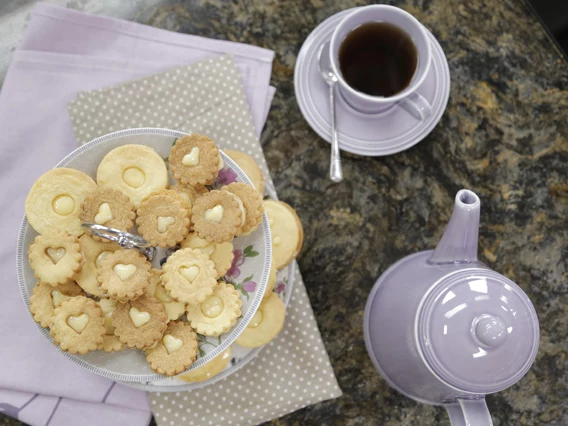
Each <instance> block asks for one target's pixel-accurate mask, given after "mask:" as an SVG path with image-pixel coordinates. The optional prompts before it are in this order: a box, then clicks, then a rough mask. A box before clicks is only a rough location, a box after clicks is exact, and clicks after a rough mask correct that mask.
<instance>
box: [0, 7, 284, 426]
mask: <svg viewBox="0 0 568 426" xmlns="http://www.w3.org/2000/svg"><path fill="white" fill-rule="evenodd" d="M107 33H108V34H107ZM62 34H65V37H62ZM105 37H106V38H105ZM100 38H104V40H105V41H104V43H100V44H97V40H98V39H100ZM68 42H71V43H70V44H71V47H69V46H68V44H69V43H68ZM120 46H121V48H122V50H121V51H120V52H119V53H118V54H117V53H116V52H117V50H115V49H118V47H120ZM150 46H152V49H153V52H154V53H153V54H154V55H158V54H159V52H160V46H162V48H163V52H166V51H167V52H169V53H168V55H171V56H169V61H167V60H166V58H162V57H160V60H159V61H156V60H154V59H155V58H152V57H151V55H150V57H148V56H146V55H147V52H148V49H149V47H150ZM227 51H231V52H232V51H235V52H237V56H236V57H235V58H236V59H235V60H236V62H237V63H238V66H239V70H241V69H244V70H247V71H246V73H245V74H244V75H240V77H241V82H242V83H243V86H244V87H246V88H247V92H246V93H247V98H248V99H254V100H258V101H255V102H256V103H255V105H257V108H256V110H255V115H254V117H255V123H258V127H256V126H255V127H256V130H257V132H258V131H260V129H261V128H262V124H263V120H264V117H265V116H266V110H267V98H268V97H269V96H268V95H270V89H269V88H268V79H269V76H270V69H271V61H272V55H273V53H272V52H270V51H267V50H265V49H260V48H257V47H252V46H245V45H242V44H237V43H232V42H220V41H215V40H207V39H203V38H199V37H194V36H183V35H181V34H175V33H169V32H167V31H162V30H157V29H155V28H149V27H145V26H142V25H138V24H133V23H128V22H123V21H119V20H114V19H108V18H99V17H94V16H89V15H86V14H83V13H79V12H73V11H68V10H66V9H61V8H58V7H53V6H49V5H46V4H38V5H37V6H36V8H35V9H34V12H33V13H32V16H31V20H30V23H29V28H28V31H27V32H26V34H25V36H24V40H23V42H22V45H21V47H20V48H19V49H18V50H17V51H16V52H15V54H14V56H13V60H12V63H11V65H10V69H9V70H8V73H7V76H6V79H5V80H4V83H3V85H2V92H1V94H0V127H1V128H2V133H1V134H0V170H1V172H0V187H1V188H2V190H1V191H0V203H1V204H2V205H3V206H9V208H8V207H6V208H4V209H3V210H2V211H1V212H0V236H1V237H2V239H3V241H4V244H2V245H0V268H1V269H2V271H3V273H4V279H3V286H2V287H1V290H0V296H1V297H0V338H1V340H2V351H0V412H2V413H4V414H8V415H11V416H13V417H17V418H19V419H21V420H23V421H25V422H26V423H29V424H32V425H46V424H49V425H50V426H54V425H70V424H81V425H87V426H90V425H98V424H115V423H116V424H128V425H134V426H136V425H145V424H147V423H148V422H149V419H150V407H149V403H148V399H147V395H146V393H144V392H140V391H136V390H133V389H130V388H128V387H125V386H123V385H119V384H115V383H113V382H111V381H109V380H107V379H104V378H102V377H99V376H96V375H94V374H91V373H89V372H87V371H86V370H84V369H82V368H81V367H79V366H78V365H76V364H74V363H72V362H69V361H68V360H66V359H65V358H64V357H62V356H61V355H60V354H59V353H58V352H57V351H56V350H55V349H54V348H52V347H51V345H50V344H49V343H48V342H47V341H46V340H45V339H44V338H43V336H41V334H40V333H39V332H38V330H37V328H36V325H35V324H34V323H33V320H32V319H31V317H30V315H29V314H28V312H26V309H25V306H24V304H23V302H22V300H21V297H20V294H19V290H18V285H17V280H16V271H15V267H14V266H15V265H14V263H15V262H14V258H15V250H16V240H17V233H18V230H19V226H20V222H21V218H22V216H23V213H24V202H25V198H26V195H27V192H28V190H29V189H30V187H31V185H32V183H33V181H34V180H35V179H37V178H38V177H39V176H40V175H41V174H42V173H44V172H45V171H46V170H48V169H49V168H51V167H53V166H54V165H55V164H57V162H59V160H61V159H62V158H63V157H64V156H66V155H67V154H68V153H69V152H71V151H72V150H73V149H75V148H76V146H77V141H76V139H75V137H74V134H73V128H72V125H71V120H70V119H69V116H68V115H67V103H68V102H69V101H71V100H73V99H74V98H75V97H76V94H77V93H78V92H80V91H82V90H94V89H100V88H103V87H106V86H109V85H115V84H118V83H121V82H125V81H129V80H132V79H136V78H140V77H143V76H148V75H152V74H154V73H156V72H159V71H163V70H165V69H168V68H170V67H172V66H179V65H183V64H188V63H191V62H195V61H198V60H202V59H204V58H207V57H213V56H217V55H219V54H220V53H223V52H227ZM261 81H264V83H263V84H260V82H261ZM24 145H25V149H22V147H23V146H24Z"/></svg>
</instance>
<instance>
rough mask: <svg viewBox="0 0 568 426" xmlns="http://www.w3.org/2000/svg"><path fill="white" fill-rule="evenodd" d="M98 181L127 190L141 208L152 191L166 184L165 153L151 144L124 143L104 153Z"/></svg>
mask: <svg viewBox="0 0 568 426" xmlns="http://www.w3.org/2000/svg"><path fill="white" fill-rule="evenodd" d="M97 183H98V184H99V186H100V187H105V188H113V189H117V190H118V191H120V192H122V193H124V194H125V195H127V196H128V198H130V201H132V204H134V207H136V208H138V206H140V203H141V202H142V200H143V199H144V198H146V197H147V196H148V195H150V194H151V193H152V192H156V191H159V190H161V189H165V188H166V186H167V185H168V170H167V168H166V164H165V163H164V160H163V159H162V157H160V156H159V155H158V153H156V151H154V150H153V149H152V148H149V147H147V146H144V145H122V146H119V147H118V148H115V149H113V150H112V151H110V152H109V153H108V154H107V155H105V157H104V158H103V160H102V161H101V163H100V164H99V168H98V169H97Z"/></svg>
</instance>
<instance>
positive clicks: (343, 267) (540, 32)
mask: <svg viewBox="0 0 568 426" xmlns="http://www.w3.org/2000/svg"><path fill="white" fill-rule="evenodd" d="M88 2H89V0H83V1H79V2H72V3H73V4H74V5H77V4H79V5H80V4H83V3H88ZM94 2H95V3H97V2H98V3H104V2H103V1H102V0H95V1H94ZM155 3H158V2H155ZM365 3H366V2H364V1H353V0H333V1H323V0H311V1H301V2H300V1H294V2H292V1H290V2H284V1H276V0H271V1H265V0H254V1H252V0H249V1H241V2H236V1H235V2H222V1H219V0H201V1H196V0H178V1H173V0H172V1H168V0H164V1H162V2H161V3H160V4H159V5H157V6H152V7H147V8H145V9H141V10H138V11H137V13H136V15H135V16H134V17H133V19H135V20H136V21H138V22H142V23H146V24H149V25H153V26H157V27H161V28H166V29H170V30H174V31H179V32H183V33H193V34H198V35H203V36H206V37H213V38H221V39H230V40H234V41H240V42H244V43H250V44H255V45H259V46H262V47H266V48H269V49H272V50H274V51H275V52H276V58H275V61H274V66H273V75H272V84H273V85H274V86H276V88H277V92H276V96H275V99H274V102H273V105H272V109H271V111H270V115H269V117H268V122H267V125H266V128H265V130H264V132H263V135H262V144H263V147H264V151H265V154H266V158H267V160H268V164H269V166H270V169H271V171H272V177H273V179H274V181H275V184H276V189H277V191H278V194H279V197H280V198H281V199H282V200H284V201H287V202H288V203H290V204H291V205H292V206H294V207H295V208H296V209H297V212H298V214H299V216H300V218H301V220H302V223H303V225H304V232H305V239H304V248H303V250H302V253H301V255H300V257H299V264H300V268H301V271H302V274H303V276H304V279H305V282H306V287H307V289H308V294H309V296H310V299H311V302H312V306H313V309H314V312H315V315H316V318H317V321H318V325H319V328H320V330H321V334H322V337H323V340H324V342H325V345H326V347H327V350H328V352H329V356H330V359H331V363H332V365H333V367H334V370H335V373H336V375H337V379H338V381H339V384H340V386H341V388H342V389H343V392H344V395H343V396H342V397H341V398H339V399H336V400H332V401H327V402H323V403H320V404H317V405H314V406H311V407H307V408H305V409H302V410H299V411H297V412H295V413H292V414H290V415H288V416H286V417H283V418H281V419H278V420H274V421H273V422H271V423H270V424H274V425H300V424H301V425H309V424H337V425H368V424H369V425H370V424H377V425H392V426H394V425H414V424H421V425H448V424H449V420H448V418H447V416H446V413H445V412H444V411H443V410H442V409H440V408H435V407H430V406H427V405H423V404H418V403H415V402H414V401H412V400H409V399H407V398H405V397H403V396H402V395H400V394H398V393H397V392H396V391H394V390H392V389H390V388H389V387H388V385H387V384H386V382H385V381H384V380H382V379H381V378H380V377H379V376H378V375H377V374H376V372H375V370H374V368H373V366H372V364H371V361H370V360H369V358H368V356H367V352H366V350H365V345H364V341H363V330H362V320H363V309H364V306H365V301H366V297H367V295H368V293H369V291H370V289H371V287H372V285H373V283H374V282H375V280H376V278H377V277H378V276H379V275H380V274H381V273H382V272H383V271H384V270H385V269H386V268H387V267H388V266H389V265H390V264H392V263H393V262H395V261H396V260H397V259H399V258H401V257H403V256H405V255H407V254H409V253H412V252H415V251H418V250H424V249H429V248H433V247H434V246H435V245H436V242H437V241H438V239H439V237H440V236H441V234H442V232H443V230H444V228H445V225H446V223H447V221H448V219H449V217H450V215H451V212H452V207H453V198H454V196H455V193H456V192H457V191H458V190H459V189H460V188H469V189H472V190H473V191H475V192H476V193H477V194H478V195H479V196H480V198H481V200H482V212H481V226H480V258H481V260H482V261H483V262H485V263H487V264H488V265H489V266H491V267H492V268H493V269H495V270H497V271H498V272H501V273H503V274H505V275H506V276H508V277H509V278H511V279H512V280H513V281H515V282H516V283H518V284H519V285H520V286H521V287H522V288H523V290H524V291H525V292H526V293H527V294H528V295H529V297H530V298H531V300H532V301H533V303H534V305H535V307H536V310H537V312H538V315H539V319H540V325H541V334H542V336H541V342H540V350H539V353H538V356H537V359H536V362H535V364H534V366H533V367H532V368H531V370H530V371H529V373H528V374H527V375H526V376H525V377H524V378H523V379H522V380H521V381H520V382H519V383H518V384H516V385H515V386H513V387H512V388H510V389H508V390H505V391H503V392H500V393H498V394H495V395H491V396H489V397H488V398H487V403H488V405H489V408H490V410H491V413H492V417H493V421H494V423H495V425H513V424H514V425H566V424H568V402H567V401H568V120H567V119H566V117H568V66H567V65H568V64H567V63H566V61H565V59H563V57H562V55H561V53H560V52H559V51H558V50H557V49H556V47H555V45H554V44H553V42H552V41H551V40H550V39H549V38H548V36H547V34H546V32H545V31H544V29H543V28H542V26H541V25H540V23H539V22H538V20H537V19H536V18H535V17H534V15H533V14H532V13H531V12H530V10H529V8H528V7H527V6H526V5H525V4H524V3H523V2H522V1H518V0H517V1H515V0H469V1H467V2H458V1H452V2H449V1H447V0H403V1H388V3H389V4H394V5H396V6H399V7H402V8H403V9H406V10H407V11H409V12H411V13H412V14H414V15H415V16H416V17H417V18H418V19H419V20H420V21H421V22H422V23H424V25H426V27H428V28H429V29H430V30H431V31H432V33H433V34H434V35H435V36H436V37H437V38H438V40H439V41H440V44H441V45H442V48H443V49H444V51H445V53H446V56H447V58H448V62H449V66H450V72H451V80H452V82H451V94H450V100H449V103H448V106H447V110H446V112H445V113H444V115H443V117H442V119H441V121H440V123H439V124H438V126H437V127H436V128H435V129H434V130H433V131H432V133H431V134H430V135H428V136H427V137H426V138H425V139H424V140H423V141H422V142H421V143H420V144H418V145H417V146H415V147H413V148H411V149H409V150H407V151H405V152H402V153H400V154H397V155H393V156H390V157H385V158H365V157H360V156H355V155H349V154H344V155H343V167H344V174H345V180H344V182H343V183H341V184H339V185H335V184H332V183H331V182H330V181H329V180H328V178H327V174H328V159H329V145H328V144H327V143H325V142H324V141H323V140H322V139H320V138H319V137H318V136H317V135H316V134H315V133H314V132H313V131H312V130H311V128H310V127H309V126H308V124H307V123H306V121H305V120H304V119H303V117H302V115H301V113H300V110H299V108H298V105H297V103H296V100H295V97H294V86H293V72H294V65H295V60H296V56H297V54H298V52H299V50H300V47H301V45H302V42H303V40H304V39H305V38H306V37H307V36H308V34H309V33H310V31H311V30H312V29H313V28H315V27H316V26H317V24H319V23H320V22H322V21H323V20H324V19H325V18H327V17H328V16H330V15H332V14H333V13H335V12H338V11H340V10H342V9H345V8H348V7H353V6H355V5H362V4H365ZM74 7H79V8H80V6H74ZM103 13H104V11H103ZM16 424H19V423H18V422H16V421H12V420H8V419H6V418H5V417H4V418H3V417H2V416H1V415H0V425H16Z"/></svg>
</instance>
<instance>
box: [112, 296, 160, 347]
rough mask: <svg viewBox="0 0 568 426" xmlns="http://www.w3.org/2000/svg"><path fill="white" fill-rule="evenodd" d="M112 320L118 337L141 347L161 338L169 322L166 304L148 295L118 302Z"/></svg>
mask: <svg viewBox="0 0 568 426" xmlns="http://www.w3.org/2000/svg"><path fill="white" fill-rule="evenodd" d="M112 320H113V324H114V326H115V330H114V334H115V335H116V336H118V339H119V340H120V341H121V342H122V343H124V344H125V345H126V346H128V347H130V348H139V349H142V348H146V347H148V346H152V345H153V344H154V343H156V342H157V341H158V340H160V338H161V337H162V334H163V333H164V330H165V329H166V327H167V324H168V317H167V315H166V311H165V309H164V305H162V304H161V303H160V301H159V300H158V299H156V298H155V297H149V296H146V295H144V296H141V297H139V298H138V299H136V300H129V301H127V302H126V303H117V304H116V309H115V310H114V312H113V313H112Z"/></svg>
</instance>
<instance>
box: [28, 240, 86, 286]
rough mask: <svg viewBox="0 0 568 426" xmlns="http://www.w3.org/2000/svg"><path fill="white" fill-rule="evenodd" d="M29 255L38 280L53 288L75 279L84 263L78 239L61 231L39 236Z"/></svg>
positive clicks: (31, 246)
mask: <svg viewBox="0 0 568 426" xmlns="http://www.w3.org/2000/svg"><path fill="white" fill-rule="evenodd" d="M28 255H29V259H30V266H31V267H32V269H33V270H34V273H35V276H36V278H37V279H39V280H40V281H43V282H44V283H46V284H51V285H52V286H56V285H58V284H63V283H66V282H67V281H69V280H71V279H72V278H74V277H75V275H77V272H79V270H80V269H81V263H82V261H83V259H82V257H81V246H80V245H79V240H78V239H77V237H74V236H72V235H69V234H67V233H65V232H60V231H51V232H50V233H46V234H43V235H38V236H37V237H36V238H35V240H34V242H33V243H32V244H31V245H30V248H29V250H28Z"/></svg>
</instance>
